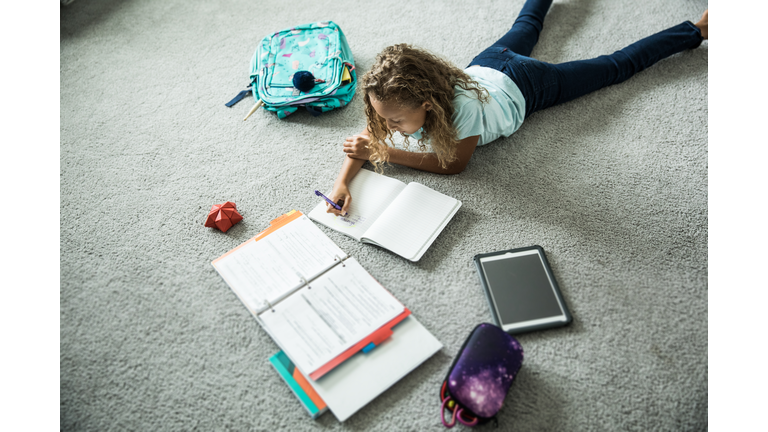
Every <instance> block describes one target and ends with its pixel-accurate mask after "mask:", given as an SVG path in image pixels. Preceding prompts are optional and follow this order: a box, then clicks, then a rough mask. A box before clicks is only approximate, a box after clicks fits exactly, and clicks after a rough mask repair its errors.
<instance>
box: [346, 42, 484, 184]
mask: <svg viewBox="0 0 768 432" xmlns="http://www.w3.org/2000/svg"><path fill="white" fill-rule="evenodd" d="M360 86H361V88H362V90H363V98H364V101H365V115H366V116H367V117H368V130H369V131H370V144H369V150H370V152H371V153H370V157H369V160H370V161H371V163H372V164H373V165H374V168H375V169H376V171H377V172H381V171H382V169H381V165H382V164H383V163H385V162H387V161H388V160H389V152H388V151H387V149H388V147H389V145H388V144H387V143H386V141H385V140H389V142H390V143H391V144H392V145H393V146H394V142H393V141H392V131H390V130H389V128H388V127H387V122H386V120H384V119H383V118H382V117H380V116H379V115H378V113H377V112H376V110H374V109H373V106H372V105H371V97H374V98H375V99H376V100H378V101H380V102H382V103H395V104H397V105H398V106H400V107H407V108H411V109H415V108H418V107H419V106H421V105H422V104H423V103H424V102H429V103H430V104H431V105H432V109H431V110H429V111H428V112H427V117H426V120H425V123H424V127H423V132H422V138H421V139H419V140H418V143H417V144H418V147H419V150H420V151H426V149H427V148H426V145H425V143H426V142H427V141H429V143H430V145H431V146H432V150H433V151H434V152H435V154H436V155H437V158H438V160H439V161H440V165H441V166H442V168H443V169H446V168H447V167H448V164H450V163H451V162H453V161H455V160H456V159H457V157H456V146H457V144H458V139H457V130H456V128H455V127H454V126H453V119H452V116H453V111H454V110H453V103H452V102H453V96H454V94H453V93H454V87H455V86H459V87H461V88H463V89H464V90H472V91H474V92H475V93H476V94H477V98H478V99H479V100H480V101H482V102H484V103H485V102H487V101H488V92H487V90H485V89H484V88H483V87H481V86H480V85H479V84H478V83H477V82H475V81H473V80H472V78H470V77H469V75H467V74H466V73H464V71H462V70H461V69H459V68H457V67H456V66H454V65H452V64H451V63H449V62H447V61H445V60H443V59H441V58H439V57H437V56H436V55H434V54H432V53H429V52H427V51H424V50H422V49H419V48H415V47H413V46H411V45H408V44H398V45H392V46H389V47H387V48H384V50H383V51H382V52H381V53H379V55H378V56H376V62H375V63H374V65H373V67H372V68H371V70H370V71H368V72H366V73H365V75H363V77H362V78H361V79H360ZM404 144H405V147H406V149H407V148H408V145H409V140H408V137H407V136H406V137H405V140H404Z"/></svg>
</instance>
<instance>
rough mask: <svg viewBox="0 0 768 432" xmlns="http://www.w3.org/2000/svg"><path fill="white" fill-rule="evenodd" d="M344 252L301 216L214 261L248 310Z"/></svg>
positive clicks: (261, 305)
mask: <svg viewBox="0 0 768 432" xmlns="http://www.w3.org/2000/svg"><path fill="white" fill-rule="evenodd" d="M345 257H346V254H345V253H344V252H343V251H342V250H341V249H340V248H339V247H338V246H336V244H335V243H334V242H333V241H332V240H331V239H329V238H328V236H326V235H325V233H323V231H322V230H320V228H318V227H317V226H316V225H315V224H313V223H312V221H310V220H309V219H308V218H307V217H306V216H303V215H302V216H301V217H299V218H297V219H295V220H293V221H291V222H289V223H287V224H286V225H285V226H283V227H281V228H279V229H277V230H276V231H274V232H272V233H270V234H268V235H267V236H265V237H263V238H261V239H260V240H259V241H249V242H248V243H246V244H245V245H243V246H242V247H240V248H239V249H237V250H235V251H233V252H232V253H230V254H229V255H227V256H225V257H224V258H221V259H220V260H218V261H216V262H215V263H214V267H215V268H216V270H217V271H218V272H219V274H221V276H222V277H223V278H224V280H225V281H226V282H227V284H228V285H229V286H230V288H232V290H233V291H234V292H235V293H236V294H237V296H238V297H239V298H240V300H242V301H243V303H244V304H245V306H246V307H248V309H249V310H251V312H258V311H259V310H262V309H264V306H265V301H267V302H269V303H276V302H277V301H278V300H279V299H280V298H281V297H282V296H283V295H285V294H286V293H287V292H290V291H291V290H292V289H295V288H296V287H298V286H299V285H301V284H302V278H304V279H306V280H310V279H311V278H313V277H315V276H316V275H318V274H320V273H322V272H323V271H325V270H326V269H327V268H329V267H331V266H332V265H333V264H334V262H335V261H338V260H339V258H342V259H343V258H345Z"/></svg>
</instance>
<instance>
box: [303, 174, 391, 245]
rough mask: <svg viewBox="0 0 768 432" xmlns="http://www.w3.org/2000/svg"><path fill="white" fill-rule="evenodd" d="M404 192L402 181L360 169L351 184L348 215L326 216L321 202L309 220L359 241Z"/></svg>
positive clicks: (323, 204) (327, 214)
mask: <svg viewBox="0 0 768 432" xmlns="http://www.w3.org/2000/svg"><path fill="white" fill-rule="evenodd" d="M403 189H405V183H403V182H401V181H400V180H396V179H393V178H391V177H386V176H383V175H381V174H376V173H375V172H373V171H371V170H367V169H361V170H360V171H358V173H357V174H356V175H355V177H354V178H353V179H352V181H351V182H350V183H349V193H350V194H351V195H352V204H351V205H350V209H349V215H347V216H336V215H334V214H331V213H327V212H326V209H327V207H326V205H325V201H322V202H320V203H319V204H318V205H317V206H316V207H315V208H314V209H313V210H312V211H311V212H310V213H309V217H310V219H312V220H315V221H317V222H319V223H321V224H323V225H325V226H327V227H329V228H332V229H335V230H336V231H339V232H341V233H343V234H346V235H348V236H350V237H352V238H354V239H355V240H357V241H360V239H361V238H362V237H363V235H364V234H365V232H366V231H367V230H368V228H370V226H371V225H372V224H373V223H374V222H375V221H376V219H377V218H378V217H379V215H380V214H381V213H382V212H383V211H384V209H386V208H387V206H388V205H389V204H390V203H391V202H392V201H393V200H394V199H395V198H396V197H397V195H398V194H399V193H400V191H402V190H403ZM329 193H330V192H329Z"/></svg>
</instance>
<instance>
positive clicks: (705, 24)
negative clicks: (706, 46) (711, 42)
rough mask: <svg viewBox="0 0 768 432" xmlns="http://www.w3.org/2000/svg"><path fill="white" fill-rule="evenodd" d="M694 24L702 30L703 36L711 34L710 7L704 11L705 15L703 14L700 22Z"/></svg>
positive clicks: (706, 36)
mask: <svg viewBox="0 0 768 432" xmlns="http://www.w3.org/2000/svg"><path fill="white" fill-rule="evenodd" d="M694 25H695V26H696V27H698V28H699V30H701V37H703V38H704V39H707V38H708V36H709V32H708V30H709V9H707V10H705V11H704V15H702V16H701V19H700V20H699V22H697V23H696V24H694Z"/></svg>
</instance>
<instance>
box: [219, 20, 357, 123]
mask: <svg viewBox="0 0 768 432" xmlns="http://www.w3.org/2000/svg"><path fill="white" fill-rule="evenodd" d="M250 78H251V83H250V84H249V88H247V89H246V90H243V91H241V92H240V94H239V95H237V96H236V97H235V98H234V99H232V100H231V101H229V102H228V103H227V104H226V106H228V107H231V106H233V105H234V104H236V103H237V102H238V101H240V100H241V99H243V98H244V97H245V96H247V94H248V93H252V94H253V96H254V99H255V100H256V105H254V107H253V108H252V109H251V112H250V113H248V116H250V115H251V114H253V112H254V111H256V110H257V109H258V108H259V107H261V106H263V107H264V109H266V110H269V111H274V112H276V113H277V117H278V118H281V119H283V118H285V117H287V116H289V115H291V114H293V113H294V112H296V110H297V109H299V107H302V106H303V107H305V108H306V109H307V111H309V112H310V113H311V114H312V115H314V116H318V115H320V114H322V113H324V112H327V111H330V110H332V109H334V108H339V107H343V106H345V105H347V104H348V103H349V101H351V100H352V97H353V96H354V95H355V89H356V88H357V74H356V73H355V61H354V59H353V58H352V51H351V50H350V49H349V44H347V38H346V37H344V33H343V32H342V31H341V29H340V28H339V26H338V25H336V23H334V22H333V21H322V22H316V23H312V24H305V25H301V26H297V27H292V28H289V29H285V30H282V31H279V32H276V33H274V34H272V35H269V36H267V37H265V38H264V39H262V41H261V43H260V44H259V46H258V47H257V48H256V52H255V53H254V54H253V58H252V59H251V76H250ZM248 116H246V117H245V119H243V120H246V119H247V118H248Z"/></svg>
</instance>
